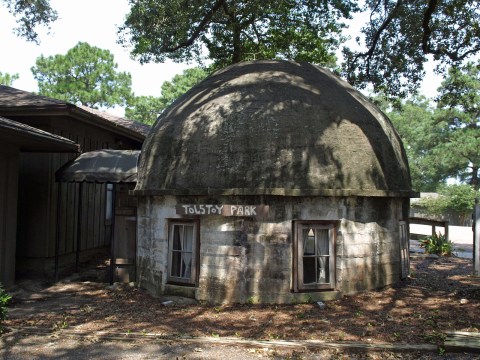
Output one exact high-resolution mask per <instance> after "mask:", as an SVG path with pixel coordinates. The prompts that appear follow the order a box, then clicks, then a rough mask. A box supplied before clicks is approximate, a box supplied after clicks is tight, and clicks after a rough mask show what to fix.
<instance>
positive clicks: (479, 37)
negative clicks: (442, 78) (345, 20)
mask: <svg viewBox="0 0 480 360" xmlns="http://www.w3.org/2000/svg"><path fill="white" fill-rule="evenodd" d="M479 8H480V2H479V1H472V0H445V1H438V0H429V1H402V0H394V1H392V0H383V1H379V0H366V2H365V8H364V11H365V12H366V14H365V18H368V19H369V21H368V22H367V23H366V25H365V26H364V27H363V29H362V33H363V34H364V36H365V38H364V44H363V43H362V41H361V40H362V39H361V38H360V37H357V42H358V44H359V45H360V48H361V50H355V51H354V50H351V49H348V48H345V49H344V50H343V51H344V56H345V63H344V66H343V68H344V72H343V74H344V75H345V77H346V78H347V80H348V81H349V82H350V83H351V84H353V85H355V86H357V87H360V88H363V87H365V86H366V85H367V84H368V83H371V84H373V88H374V91H375V92H384V93H386V94H388V95H392V96H406V94H407V93H412V92H414V91H415V90H416V89H418V87H419V85H420V82H421V81H422V79H423V77H424V75H425V69H424V64H425V63H426V62H427V60H428V58H429V56H430V57H431V58H433V60H435V61H436V64H437V71H438V72H440V73H445V72H446V70H447V69H448V68H449V67H451V66H454V67H457V66H459V65H461V64H462V62H464V61H466V60H468V59H469V58H472V57H474V56H475V55H478V53H479V52H480V11H479V10H478V9H479ZM365 47H366V49H365Z"/></svg>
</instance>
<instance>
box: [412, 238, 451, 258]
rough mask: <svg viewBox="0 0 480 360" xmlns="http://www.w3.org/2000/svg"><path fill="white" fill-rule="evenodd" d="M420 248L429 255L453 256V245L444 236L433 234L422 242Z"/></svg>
mask: <svg viewBox="0 0 480 360" xmlns="http://www.w3.org/2000/svg"><path fill="white" fill-rule="evenodd" d="M420 246H421V247H423V248H424V249H425V252H426V253H427V254H436V255H440V256H452V252H453V243H452V242H451V241H450V240H447V239H446V238H445V235H442V234H433V235H432V236H429V237H427V238H425V239H423V240H420Z"/></svg>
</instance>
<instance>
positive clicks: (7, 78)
mask: <svg viewBox="0 0 480 360" xmlns="http://www.w3.org/2000/svg"><path fill="white" fill-rule="evenodd" d="M18 78H19V76H18V74H13V75H11V74H9V73H5V74H4V73H2V72H1V71H0V85H7V86H12V84H13V82H14V81H15V80H18Z"/></svg>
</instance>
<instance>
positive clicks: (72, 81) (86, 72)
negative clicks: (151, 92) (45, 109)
mask: <svg viewBox="0 0 480 360" xmlns="http://www.w3.org/2000/svg"><path fill="white" fill-rule="evenodd" d="M35 64H36V65H35V66H34V67H32V68H31V70H32V73H33V76H34V78H35V79H36V80H37V81H38V89H39V93H40V94H41V95H45V96H49V97H52V98H55V99H60V100H64V101H68V102H71V103H74V104H82V105H85V106H88V107H91V108H94V109H96V108H100V107H106V108H109V107H113V106H115V105H119V106H124V105H126V104H127V101H128V100H129V99H130V97H131V93H132V91H131V84H132V79H131V75H130V74H129V73H127V72H119V71H117V67H118V65H117V64H116V63H115V61H114V57H113V55H112V53H110V51H108V50H102V49H100V48H97V47H95V46H90V45H89V44H88V43H84V42H79V43H78V44H77V45H75V46H74V47H73V48H72V49H70V50H68V52H67V53H66V54H65V55H54V56H48V57H45V56H43V55H42V56H40V57H39V58H37V60H36V63H35Z"/></svg>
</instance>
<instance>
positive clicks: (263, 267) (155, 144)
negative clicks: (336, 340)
mask: <svg viewBox="0 0 480 360" xmlns="http://www.w3.org/2000/svg"><path fill="white" fill-rule="evenodd" d="M135 193H136V194H137V195H138V196H139V207H138V211H139V213H138V224H139V225H138V264H139V265H138V266H139V268H138V272H137V274H139V278H138V279H137V281H138V284H139V286H140V287H143V288H146V289H148V290H149V291H151V292H153V293H155V294H163V293H177V294H183V295H187V296H192V297H195V298H197V299H201V300H206V301H210V302H247V301H248V302H249V301H254V302H269V303H285V302H288V303H291V302H295V301H303V300H305V299H309V300H312V299H328V298H332V297H335V296H338V295H339V294H342V293H343V294H348V293H354V292H357V291H360V290H365V289H373V288H379V287H383V286H385V285H388V284H392V283H395V282H397V281H398V280H399V279H400V278H401V276H402V268H403V270H404V271H405V269H406V265H407V263H408V254H407V253H406V249H407V244H406V236H402V233H403V234H404V229H405V228H406V226H405V225H406V222H407V221H408V208H409V197H411V196H413V195H414V194H413V193H412V191H411V182H410V175H409V168H408V164H407V159H406V156H405V152H404V149H403V146H402V143H401V140H400V138H399V136H398V135H397V133H396V131H395V130H394V128H393V126H392V124H391V123H390V121H389V120H388V119H387V118H386V117H385V115H384V114H382V113H381V112H380V111H379V110H378V109H377V108H376V107H375V106H374V105H372V103H370V102H369V101H368V100H367V99H366V98H365V97H363V96H362V95H361V94H360V93H359V92H358V91H356V90H354V89H353V88H352V87H350V86H349V85H348V84H347V83H345V82H343V81H342V80H340V79H339V78H338V77H336V76H335V75H333V74H332V73H331V72H329V71H327V70H325V69H323V68H321V67H318V66H314V65H311V64H307V63H296V62H288V61H255V62H245V63H240V64H236V65H233V66H230V67H227V68H225V69H223V70H220V71H218V72H216V73H214V74H213V75H211V76H210V77H208V78H207V79H205V80H204V81H202V82H201V83H200V84H198V85H197V86H195V87H194V88H192V89H191V90H190V91H189V92H187V93H186V94H185V95H184V96H182V97H181V98H180V99H178V100H177V101H176V102H175V103H174V104H172V105H171V106H170V107H169V108H168V109H166V110H165V111H164V112H163V113H162V115H161V116H160V118H159V119H158V121H157V123H156V124H155V126H154V128H153V129H152V131H151V133H150V135H149V136H148V138H147V140H146V141H145V143H144V146H143V149H142V155H141V160H140V166H139V174H138V183H137V186H136V189H135ZM404 235H405V234H404ZM402 239H403V242H402ZM402 254H403V255H402Z"/></svg>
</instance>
